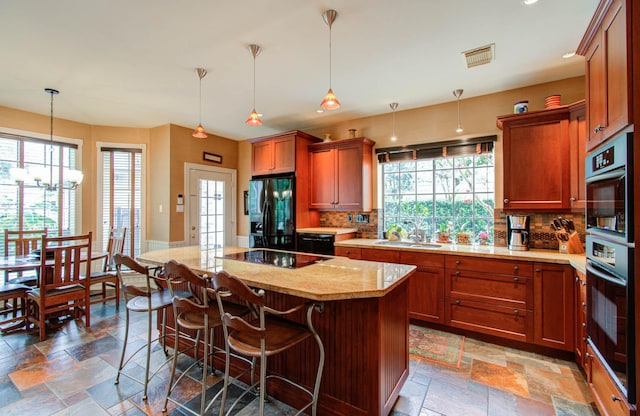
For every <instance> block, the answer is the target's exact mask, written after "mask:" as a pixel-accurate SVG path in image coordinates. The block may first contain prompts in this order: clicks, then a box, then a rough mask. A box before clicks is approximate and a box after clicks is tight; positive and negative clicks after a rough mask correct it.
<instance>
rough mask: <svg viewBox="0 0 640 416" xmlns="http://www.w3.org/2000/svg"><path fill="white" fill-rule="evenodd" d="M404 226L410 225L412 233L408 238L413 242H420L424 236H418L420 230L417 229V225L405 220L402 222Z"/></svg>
mask: <svg viewBox="0 0 640 416" xmlns="http://www.w3.org/2000/svg"><path fill="white" fill-rule="evenodd" d="M403 224H404V225H412V226H413V233H412V234H409V238H412V239H413V240H414V241H422V240H423V239H424V236H420V234H421V233H420V230H419V229H418V223H416V222H415V221H410V220H406V221H404V222H403Z"/></svg>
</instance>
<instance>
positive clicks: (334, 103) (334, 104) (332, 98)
mask: <svg viewBox="0 0 640 416" xmlns="http://www.w3.org/2000/svg"><path fill="white" fill-rule="evenodd" d="M337 17H338V12H337V11H335V10H333V9H329V10H326V11H325V12H324V13H322V19H323V20H324V22H325V23H326V24H327V25H328V26H329V91H327V94H326V95H325V96H324V99H323V100H322V102H321V103H320V107H321V108H322V109H324V110H336V109H338V108H340V101H338V97H336V95H335V94H334V93H333V90H332V89H331V26H332V25H333V22H334V21H335V20H336V18H337Z"/></svg>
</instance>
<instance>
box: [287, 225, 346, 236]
mask: <svg viewBox="0 0 640 416" xmlns="http://www.w3.org/2000/svg"><path fill="white" fill-rule="evenodd" d="M296 232H297V233H308V234H333V235H338V234H349V233H357V232H358V229H357V228H338V227H314V228H296Z"/></svg>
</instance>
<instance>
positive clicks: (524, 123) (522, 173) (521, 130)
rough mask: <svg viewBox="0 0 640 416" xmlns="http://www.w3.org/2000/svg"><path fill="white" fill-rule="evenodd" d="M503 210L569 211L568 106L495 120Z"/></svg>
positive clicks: (511, 115)
mask: <svg viewBox="0 0 640 416" xmlns="http://www.w3.org/2000/svg"><path fill="white" fill-rule="evenodd" d="M497 124H498V127H499V128H501V129H502V130H503V133H502V138H503V185H504V193H503V195H504V201H503V202H504V209H505V210H552V209H554V210H555V209H567V208H570V198H571V195H570V178H569V171H570V163H569V160H570V157H569V150H570V146H569V107H568V106H561V107H556V108H553V109H548V110H542V111H532V112H529V113H523V114H510V115H507V116H501V117H498V120H497Z"/></svg>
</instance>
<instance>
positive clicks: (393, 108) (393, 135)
mask: <svg viewBox="0 0 640 416" xmlns="http://www.w3.org/2000/svg"><path fill="white" fill-rule="evenodd" d="M389 107H391V111H392V112H393V113H392V114H393V118H392V120H393V121H392V122H391V126H392V127H391V141H392V142H395V141H396V140H398V138H397V137H396V108H398V103H391V104H389Z"/></svg>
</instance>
